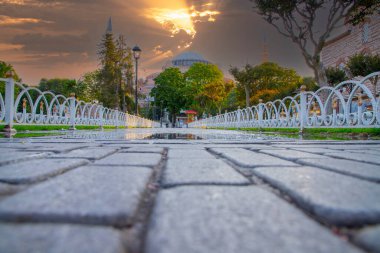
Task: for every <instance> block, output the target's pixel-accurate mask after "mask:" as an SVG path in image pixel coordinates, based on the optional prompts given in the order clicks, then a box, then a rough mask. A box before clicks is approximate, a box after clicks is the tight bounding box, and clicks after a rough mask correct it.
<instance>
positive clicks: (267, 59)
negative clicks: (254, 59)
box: [261, 34, 269, 63]
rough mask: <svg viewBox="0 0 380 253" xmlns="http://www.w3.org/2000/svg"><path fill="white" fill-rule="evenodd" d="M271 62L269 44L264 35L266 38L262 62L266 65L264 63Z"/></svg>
mask: <svg viewBox="0 0 380 253" xmlns="http://www.w3.org/2000/svg"><path fill="white" fill-rule="evenodd" d="M268 61H269V51H268V44H267V38H266V36H265V34H264V38H263V52H262V55H261V62H262V63H264V62H268Z"/></svg>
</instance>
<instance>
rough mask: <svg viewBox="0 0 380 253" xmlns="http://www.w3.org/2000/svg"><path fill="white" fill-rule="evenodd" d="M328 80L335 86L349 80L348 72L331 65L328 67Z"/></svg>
mask: <svg viewBox="0 0 380 253" xmlns="http://www.w3.org/2000/svg"><path fill="white" fill-rule="evenodd" d="M326 77H327V82H328V83H329V85H330V86H335V85H337V84H339V83H341V82H343V81H345V80H347V76H346V72H345V71H344V70H341V69H339V68H334V67H329V68H327V69H326Z"/></svg>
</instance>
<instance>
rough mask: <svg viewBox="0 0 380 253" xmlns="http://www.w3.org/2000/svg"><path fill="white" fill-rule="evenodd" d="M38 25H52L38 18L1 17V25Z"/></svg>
mask: <svg viewBox="0 0 380 253" xmlns="http://www.w3.org/2000/svg"><path fill="white" fill-rule="evenodd" d="M26 23H30V24H37V23H52V22H51V21H45V20H42V19H38V18H13V17H9V16H5V15H0V25H21V24H26Z"/></svg>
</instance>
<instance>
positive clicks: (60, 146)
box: [25, 143, 89, 153]
mask: <svg viewBox="0 0 380 253" xmlns="http://www.w3.org/2000/svg"><path fill="white" fill-rule="evenodd" d="M88 146H89V145H87V144H83V143H82V144H80V145H78V144H65V143H46V144H43V146H29V147H27V148H26V149H25V150H27V151H49V152H54V153H64V152H69V151H72V150H74V149H80V148H86V147H88Z"/></svg>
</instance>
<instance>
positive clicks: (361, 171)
mask: <svg viewBox="0 0 380 253" xmlns="http://www.w3.org/2000/svg"><path fill="white" fill-rule="evenodd" d="M297 162H298V163H301V164H304V165H309V166H315V167H320V168H323V169H327V170H332V171H336V172H340V173H343V174H347V175H351V176H355V177H358V178H362V179H366V180H371V181H374V182H380V166H379V165H375V164H368V163H362V162H357V161H350V160H345V159H338V158H322V159H300V160H298V161H297Z"/></svg>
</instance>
